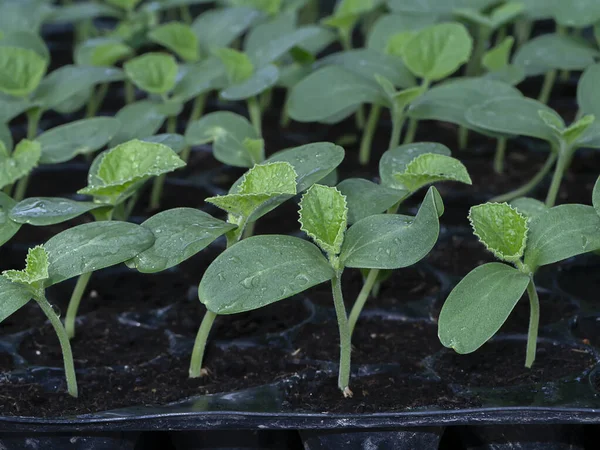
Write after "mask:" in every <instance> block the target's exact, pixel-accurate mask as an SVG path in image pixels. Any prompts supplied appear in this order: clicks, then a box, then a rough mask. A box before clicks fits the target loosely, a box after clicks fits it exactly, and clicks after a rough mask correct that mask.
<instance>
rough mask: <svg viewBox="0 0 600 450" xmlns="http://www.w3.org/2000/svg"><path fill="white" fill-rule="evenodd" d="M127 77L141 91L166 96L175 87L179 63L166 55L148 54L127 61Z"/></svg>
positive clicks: (125, 65)
mask: <svg viewBox="0 0 600 450" xmlns="http://www.w3.org/2000/svg"><path fill="white" fill-rule="evenodd" d="M123 68H124V69H125V73H126V74H127V77H128V78H129V79H130V80H131V81H132V82H133V83H134V84H135V85H136V86H137V87H138V88H140V89H142V90H144V91H146V92H150V93H152V94H158V95H162V94H166V93H167V92H169V91H170V90H172V89H173V88H174V87H175V82H176V80H177V70H178V68H177V61H175V58H174V57H173V56H172V55H167V54H166V53H146V54H144V55H141V56H138V57H136V58H133V59H131V60H129V61H127V62H126V63H125V64H124V65H123Z"/></svg>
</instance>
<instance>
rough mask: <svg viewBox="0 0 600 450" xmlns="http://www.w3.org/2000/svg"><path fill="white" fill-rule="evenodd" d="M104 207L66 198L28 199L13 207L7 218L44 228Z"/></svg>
mask: <svg viewBox="0 0 600 450" xmlns="http://www.w3.org/2000/svg"><path fill="white" fill-rule="evenodd" d="M106 206H107V205H102V204H101V203H92V202H78V201H75V200H70V199H68V198H58V197H30V198H27V199H25V200H22V201H20V202H19V203H17V204H16V205H14V206H13V207H12V208H11V210H10V213H9V218H10V220H12V221H13V222H16V223H19V224H29V225H35V226H46V225H54V224H57V223H62V222H66V221H67V220H71V219H74V218H75V217H78V216H80V215H82V214H85V213H86V212H89V211H93V210H94V209H99V208H104V207H106Z"/></svg>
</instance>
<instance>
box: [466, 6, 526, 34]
mask: <svg viewBox="0 0 600 450" xmlns="http://www.w3.org/2000/svg"><path fill="white" fill-rule="evenodd" d="M523 10H524V6H523V4H522V3H517V2H508V3H504V4H501V5H499V6H497V7H495V8H494V9H493V10H492V11H491V12H490V13H489V14H482V13H480V12H478V11H477V10H476V9H473V8H460V9H457V10H455V11H454V14H455V15H457V16H458V17H460V18H463V19H466V20H469V21H471V22H474V23H475V24H477V25H479V26H481V27H485V28H487V30H489V31H488V32H492V31H495V30H497V29H498V28H500V27H502V26H503V25H506V24H507V23H509V22H512V21H513V20H514V19H516V18H517V17H518V16H519V15H520V14H521V13H522V12H523Z"/></svg>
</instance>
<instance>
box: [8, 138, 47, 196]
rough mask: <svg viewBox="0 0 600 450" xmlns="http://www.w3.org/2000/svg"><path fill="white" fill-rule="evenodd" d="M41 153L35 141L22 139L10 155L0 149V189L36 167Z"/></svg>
mask: <svg viewBox="0 0 600 450" xmlns="http://www.w3.org/2000/svg"><path fill="white" fill-rule="evenodd" d="M41 153H42V149H41V146H40V144H39V142H37V141H30V140H27V139H23V140H22V141H21V142H19V143H18V144H17V146H16V147H15V151H14V152H13V154H12V155H11V156H9V155H8V153H4V154H3V153H2V151H0V189H1V188H3V187H4V186H8V185H10V184H13V183H14V182H15V181H17V180H19V179H20V178H23V177H24V176H26V175H27V174H29V173H30V172H31V171H32V170H33V169H34V168H35V167H37V165H38V162H39V160H40V155H41Z"/></svg>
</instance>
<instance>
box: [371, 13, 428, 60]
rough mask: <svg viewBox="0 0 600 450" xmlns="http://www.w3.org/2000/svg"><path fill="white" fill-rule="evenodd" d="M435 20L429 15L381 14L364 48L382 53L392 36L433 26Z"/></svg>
mask: <svg viewBox="0 0 600 450" xmlns="http://www.w3.org/2000/svg"><path fill="white" fill-rule="evenodd" d="M436 19H437V17H436V16H435V15H429V14H410V13H404V14H383V15H381V16H380V17H379V18H378V19H377V21H376V22H375V23H374V24H373V26H372V28H371V30H370V32H369V35H368V37H367V44H366V47H367V48H368V49H372V50H377V51H378V52H380V53H384V52H385V50H386V48H387V47H388V44H389V42H390V38H391V37H392V36H394V35H396V34H399V33H402V32H406V31H410V32H412V31H417V30H420V29H422V28H425V27H427V26H430V25H433V24H434V23H435V22H436Z"/></svg>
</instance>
